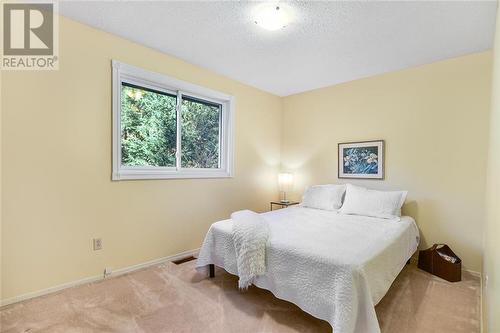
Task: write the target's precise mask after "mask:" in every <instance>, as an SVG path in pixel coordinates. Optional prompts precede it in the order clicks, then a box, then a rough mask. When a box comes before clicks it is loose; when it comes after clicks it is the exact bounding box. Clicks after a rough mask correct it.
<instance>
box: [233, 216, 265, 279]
mask: <svg viewBox="0 0 500 333" xmlns="http://www.w3.org/2000/svg"><path fill="white" fill-rule="evenodd" d="M231 219H232V220H233V242H234V248H235V250H236V264H237V266H238V276H239V278H240V279H239V282H238V285H239V287H240V289H247V288H248V287H249V286H250V285H251V284H252V283H253V281H254V279H255V277H256V276H258V275H262V274H265V272H266V244H267V241H268V239H269V227H268V225H267V222H266V221H265V220H264V218H262V217H261V216H260V215H259V214H257V213H255V212H252V211H250V210H241V211H238V212H234V213H233V214H231Z"/></svg>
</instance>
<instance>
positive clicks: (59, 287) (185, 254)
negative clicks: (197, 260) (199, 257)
mask: <svg viewBox="0 0 500 333" xmlns="http://www.w3.org/2000/svg"><path fill="white" fill-rule="evenodd" d="M199 250H200V249H194V250H189V251H185V252H181V253H178V254H174V255H172V256H168V257H163V258H158V259H154V260H150V261H147V262H144V263H140V264H137V265H132V266H127V267H123V268H120V269H117V270H114V271H113V273H112V274H111V275H109V276H107V277H104V274H101V275H96V276H90V277H86V278H83V279H80V280H76V281H71V282H67V283H63V284H60V285H57V286H54V287H50V288H47V289H42V290H38V291H33V292H29V293H26V294H22V295H19V296H15V297H11V298H7V299H4V300H1V301H0V307H3V306H6V305H10V304H14V303H18V302H21V301H25V300H27V299H30V298H35V297H39V296H43V295H47V294H52V293H55V292H58V291H61V290H64V289H67V288H71V287H76V286H79V285H82V284H87V283H92V282H97V281H100V280H104V279H109V278H113V277H115V276H119V275H123V274H126V273H130V272H133V271H137V270H140V269H143V268H147V267H150V266H155V265H159V264H163V263H165V262H169V261H175V260H180V259H184V258H186V257H189V256H194V255H196V254H197V253H198V252H199Z"/></svg>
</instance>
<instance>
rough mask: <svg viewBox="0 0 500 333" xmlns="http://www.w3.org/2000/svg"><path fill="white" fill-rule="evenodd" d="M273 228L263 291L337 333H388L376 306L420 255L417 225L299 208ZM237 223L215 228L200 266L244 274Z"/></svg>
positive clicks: (279, 214) (284, 212) (274, 219)
mask: <svg viewBox="0 0 500 333" xmlns="http://www.w3.org/2000/svg"><path fill="white" fill-rule="evenodd" d="M261 216H262V217H264V218H265V219H266V220H267V221H268V225H269V229H270V239H269V241H268V246H267V249H266V263H267V272H266V274H264V275H261V276H258V277H257V278H256V279H255V280H254V284H255V285H256V286H257V287H260V288H263V289H267V290H270V291H271V292H272V293H273V294H274V295H275V296H276V297H278V298H281V299H284V300H287V301H290V302H293V303H295V304H296V305H298V306H299V307H300V308H301V309H302V310H304V311H306V312H308V313H310V314H311V315H313V316H315V317H317V318H320V319H323V320H326V321H328V322H329V323H330V324H331V325H332V327H333V329H334V332H335V333H345V332H349V333H350V332H363V333H364V332H367V333H369V332H380V328H379V325H378V321H377V317H376V314H375V309H374V306H375V305H376V304H377V303H378V302H379V301H380V300H381V299H382V297H383V296H384V295H385V294H386V292H387V290H388V289H389V287H390V286H391V284H392V282H393V281H394V279H395V278H396V276H397V275H398V274H399V272H400V271H401V269H402V268H403V267H404V265H405V263H406V261H407V260H408V259H409V258H410V257H411V255H412V254H413V253H414V252H415V251H416V249H417V245H418V239H419V233H418V229H417V227H416V224H415V221H414V220H413V219H412V218H410V217H402V218H401V220H400V221H394V220H392V221H391V220H384V219H378V218H371V217H361V216H348V215H341V214H337V213H336V212H330V211H323V210H317V209H310V208H303V207H291V208H287V209H281V210H278V211H273V212H268V213H264V214H262V215H261ZM232 223H233V222H232V221H231V220H224V221H220V222H216V223H214V224H212V226H211V227H210V229H209V231H208V233H207V235H206V237H205V241H204V243H203V246H202V248H201V250H200V254H199V257H198V261H197V267H198V268H200V269H202V268H203V267H205V266H206V265H208V264H215V265H217V266H219V267H222V268H224V269H225V270H226V271H227V272H229V273H231V274H235V275H238V269H237V265H236V257H235V249H234V244H233V240H232V233H231V231H232Z"/></svg>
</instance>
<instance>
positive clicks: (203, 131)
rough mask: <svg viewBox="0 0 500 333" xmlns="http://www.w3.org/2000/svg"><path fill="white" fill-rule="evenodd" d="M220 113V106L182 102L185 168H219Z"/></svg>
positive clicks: (182, 138)
mask: <svg viewBox="0 0 500 333" xmlns="http://www.w3.org/2000/svg"><path fill="white" fill-rule="evenodd" d="M219 113H220V107H219V106H214V105H210V104H205V103H200V102H196V101H191V100H183V101H182V122H181V126H182V131H181V142H182V145H181V151H182V155H181V157H182V158H181V159H182V161H181V163H182V167H183V168H218V167H219Z"/></svg>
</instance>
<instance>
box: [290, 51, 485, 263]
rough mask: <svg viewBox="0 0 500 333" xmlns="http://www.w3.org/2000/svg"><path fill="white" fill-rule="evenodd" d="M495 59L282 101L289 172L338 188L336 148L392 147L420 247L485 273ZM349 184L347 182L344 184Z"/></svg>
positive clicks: (396, 181)
mask: <svg viewBox="0 0 500 333" xmlns="http://www.w3.org/2000/svg"><path fill="white" fill-rule="evenodd" d="M491 59H492V55H491V52H485V53H480V54H475V55H470V56H465V57H460V58H456V59H451V60H446V61H441V62H437V63H433V64H429V65H425V66H421V67H417V68H412V69H407V70H403V71H398V72H392V73H388V74H383V75H379V76H375V77H370V78H366V79H362V80H358V81H353V82H348V83H344V84H340V85H336V86H333V87H328V88H324V89H318V90H314V91H310V92H306V93H301V94H297V95H293V96H289V97H285V98H284V101H283V107H284V112H283V127H282V128H283V134H282V152H281V156H282V165H283V168H284V169H287V170H291V171H293V172H295V174H296V178H297V182H296V183H297V184H296V190H297V193H296V196H298V195H300V194H301V193H302V191H303V189H304V187H305V186H306V185H309V184H317V183H328V182H336V181H337V179H336V175H337V143H339V142H348V141H361V140H370V139H384V140H386V180H384V181H376V180H365V181H352V183H356V184H361V185H366V186H368V187H371V188H382V189H405V190H408V191H409V197H408V201H407V202H408V203H407V205H406V206H405V207H404V212H405V213H406V214H408V215H411V216H413V217H415V219H416V220H417V223H418V225H419V227H420V230H421V233H422V238H423V242H422V247H427V246H428V245H429V244H433V243H435V242H436V243H437V242H444V243H448V244H449V245H450V246H451V247H452V248H453V249H454V250H455V251H456V252H457V254H458V255H459V256H461V257H462V259H463V262H464V266H465V268H468V269H471V270H474V271H480V269H481V258H482V228H483V219H484V196H485V195H484V191H485V170H486V154H487V144H488V121H489V107H490V103H489V102H490V80H491V63H492V60H491ZM343 182H347V180H344V181H343Z"/></svg>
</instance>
